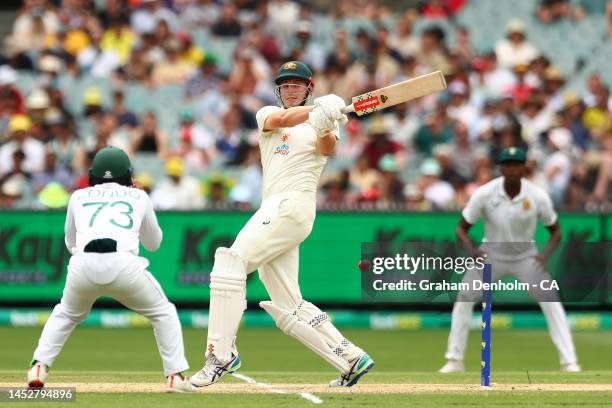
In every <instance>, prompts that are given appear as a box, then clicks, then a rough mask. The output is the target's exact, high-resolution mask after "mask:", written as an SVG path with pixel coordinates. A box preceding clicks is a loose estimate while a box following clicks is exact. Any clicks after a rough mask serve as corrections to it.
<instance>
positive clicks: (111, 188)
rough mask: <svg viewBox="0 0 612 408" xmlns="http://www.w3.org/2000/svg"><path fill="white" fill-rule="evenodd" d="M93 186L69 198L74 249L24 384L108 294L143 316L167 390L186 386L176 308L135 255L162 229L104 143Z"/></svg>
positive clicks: (153, 243)
mask: <svg viewBox="0 0 612 408" xmlns="http://www.w3.org/2000/svg"><path fill="white" fill-rule="evenodd" d="M89 185H90V187H87V188H84V189H80V190H77V191H75V192H74V193H73V194H72V196H71V197H70V201H69V203H68V213H67V215H66V224H65V227H64V232H65V235H66V237H65V241H66V246H67V247H68V250H69V251H70V253H71V254H72V257H71V258H70V262H69V264H68V275H67V276H66V286H65V287H64V293H63V295H62V299H61V301H60V303H59V304H58V305H57V306H55V308H54V309H53V312H52V313H51V316H50V317H49V320H48V321H47V323H46V324H45V327H44V328H43V331H42V334H41V336H40V340H39V342H38V347H37V348H36V350H35V351H34V358H33V360H32V367H31V368H30V370H29V371H28V373H27V381H28V386H29V387H43V386H44V384H45V381H46V379H47V375H48V371H49V368H50V367H51V366H52V365H53V362H54V361H55V358H56V357H57V356H58V355H59V353H60V351H61V350H62V347H64V344H65V343H66V341H67V340H68V337H69V336H70V333H71V332H72V330H73V329H74V328H75V327H76V325H77V324H79V323H80V322H82V321H83V320H84V319H85V317H87V314H88V313H89V311H90V309H91V307H92V305H93V303H94V302H95V301H96V299H98V298H99V297H100V296H110V297H112V298H114V299H116V300H117V301H119V302H120V303H121V304H123V305H124V306H126V307H128V308H130V309H132V310H133V311H135V312H137V313H140V314H142V315H143V316H145V317H146V318H148V319H149V321H150V322H151V324H152V325H153V331H154V333H155V340H156V341H157V347H158V349H159V354H160V355H161V358H162V361H163V366H164V374H165V376H166V378H167V387H166V391H168V392H181V393H182V392H191V391H193V390H194V388H193V387H192V386H191V384H190V383H189V380H188V379H187V378H186V377H185V376H184V375H183V374H182V372H183V371H185V370H187V369H188V368H189V365H188V364H187V360H186V359H185V354H184V349H183V335H182V332H181V324H180V321H179V318H178V314H177V312H176V308H175V307H174V305H173V304H172V303H170V301H168V298H166V296H165V295H164V292H163V290H162V288H161V287H160V286H159V283H157V281H156V280H155V278H154V277H153V275H151V273H149V272H148V271H147V270H146V269H147V267H148V266H149V262H148V261H147V260H146V259H145V258H142V257H139V256H138V246H139V242H142V245H143V246H144V247H145V248H146V249H147V250H148V251H156V250H157V249H158V248H159V246H160V243H161V240H162V230H161V228H160V227H159V224H158V223H157V218H156V216H155V213H154V212H153V205H152V204H151V200H150V199H149V196H148V195H147V193H145V192H144V191H143V190H139V189H136V188H132V185H133V182H132V165H131V163H130V159H129V158H128V156H127V154H125V152H124V151H123V150H121V149H118V148H116V147H106V148H104V149H102V150H100V151H99V152H98V153H97V154H96V156H95V157H94V160H93V163H92V166H91V169H90V170H89Z"/></svg>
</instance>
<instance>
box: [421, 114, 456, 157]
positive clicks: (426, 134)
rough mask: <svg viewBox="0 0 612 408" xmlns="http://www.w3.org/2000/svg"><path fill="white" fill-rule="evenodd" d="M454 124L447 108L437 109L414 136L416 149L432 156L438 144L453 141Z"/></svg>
mask: <svg viewBox="0 0 612 408" xmlns="http://www.w3.org/2000/svg"><path fill="white" fill-rule="evenodd" d="M452 126H453V125H452V122H451V121H450V119H449V118H448V116H447V114H446V109H444V108H441V109H437V110H436V111H435V112H433V113H431V114H429V115H428V116H427V117H426V118H425V123H424V124H423V125H422V126H421V128H420V129H419V130H418V131H417V133H416V136H415V138H414V144H415V148H416V150H417V151H418V152H420V153H421V154H423V155H425V156H431V153H432V151H433V148H434V147H435V146H436V145H438V144H441V143H450V142H451V141H452V139H453V130H452ZM430 168H431V166H430Z"/></svg>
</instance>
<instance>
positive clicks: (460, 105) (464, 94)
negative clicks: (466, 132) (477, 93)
mask: <svg viewBox="0 0 612 408" xmlns="http://www.w3.org/2000/svg"><path fill="white" fill-rule="evenodd" d="M448 91H449V93H450V102H449V104H448V108H447V112H448V117H449V118H451V119H453V120H454V121H461V122H463V123H465V124H466V125H467V126H469V127H471V126H473V125H474V124H475V123H476V121H477V119H478V110H477V109H476V108H475V107H474V106H473V105H471V104H470V103H469V94H468V87H467V85H466V84H465V83H464V82H462V81H453V82H451V83H450V84H449V85H448Z"/></svg>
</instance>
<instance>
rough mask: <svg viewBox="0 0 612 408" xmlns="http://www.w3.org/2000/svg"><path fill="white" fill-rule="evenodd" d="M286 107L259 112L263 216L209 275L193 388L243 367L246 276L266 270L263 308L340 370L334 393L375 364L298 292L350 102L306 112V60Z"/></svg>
mask: <svg viewBox="0 0 612 408" xmlns="http://www.w3.org/2000/svg"><path fill="white" fill-rule="evenodd" d="M274 81H275V83H276V85H277V87H276V95H277V97H278V98H279V100H280V104H281V106H282V107H278V106H266V107H263V108H262V109H260V110H259V111H258V112H257V115H256V117H257V125H258V128H259V148H260V150H261V163H262V167H263V196H262V197H263V200H262V204H261V207H260V209H259V210H258V211H257V212H256V213H255V214H254V215H253V216H252V217H251V219H250V220H249V221H248V222H247V224H246V225H245V226H244V228H243V229H242V230H241V231H240V233H239V234H238V236H237V237H236V240H235V241H234V244H233V245H232V247H231V248H218V249H217V251H216V253H215V263H214V266H213V270H212V272H211V274H210V311H209V322H208V340H207V348H206V354H205V356H206V363H205V365H204V368H202V370H200V371H199V372H197V373H196V374H194V375H193V376H192V377H191V378H190V381H191V383H192V384H193V385H195V386H198V387H201V386H206V385H211V384H214V383H215V382H217V381H219V380H220V379H221V378H222V377H223V376H225V375H226V374H228V373H231V372H234V371H236V370H237V369H238V368H239V367H240V358H239V356H238V351H237V349H236V344H235V336H236V332H237V330H238V325H239V323H240V319H241V317H242V313H243V311H244V310H245V309H246V277H247V274H249V273H251V272H253V271H255V270H256V269H259V276H260V278H261V280H262V282H263V284H264V286H265V287H266V290H267V291H268V294H269V295H270V298H271V301H269V302H261V303H260V304H259V305H260V306H261V307H262V308H263V309H264V310H266V311H267V312H268V313H269V314H270V315H271V316H272V318H273V319H274V321H275V322H276V325H277V327H278V328H279V329H281V330H282V331H283V332H284V333H285V334H289V335H291V336H293V337H295V338H296V339H298V340H299V341H300V342H302V343H303V344H304V345H305V346H307V347H308V348H310V349H311V350H312V351H314V352H315V353H316V354H318V355H319V356H320V357H322V358H323V359H324V360H326V361H327V362H328V363H330V364H331V365H333V366H334V367H336V368H337V369H338V370H339V371H340V377H339V378H338V379H336V380H334V381H332V382H331V383H330V386H336V387H337V386H340V387H350V386H352V385H354V384H355V383H357V381H358V380H359V378H360V377H361V376H362V375H363V374H365V373H366V372H367V371H368V370H369V369H370V368H371V367H372V366H373V365H374V361H373V360H372V359H371V358H370V357H369V356H368V355H367V354H366V353H365V352H364V351H363V350H362V349H360V348H359V347H357V346H355V345H354V344H353V343H351V342H350V341H348V340H347V339H346V338H344V336H342V334H341V333H340V332H339V331H338V330H337V329H336V328H335V327H334V325H333V324H332V323H331V320H330V318H329V316H328V315H327V314H326V313H324V312H322V311H321V310H320V309H319V308H318V307H316V306H315V305H313V304H312V303H310V302H308V301H305V300H303V299H302V295H301V293H300V288H299V285H298V266H299V261H298V256H299V245H300V243H302V241H304V240H305V239H306V238H307V237H308V235H309V234H310V231H311V230H312V225H313V222H314V219H315V209H316V192H317V185H318V183H319V177H320V175H321V171H322V170H323V167H324V166H325V163H326V162H327V156H328V155H329V154H331V153H332V152H333V150H334V147H335V145H336V140H337V138H338V134H339V126H338V123H340V124H345V123H346V120H347V118H346V116H345V115H343V114H342V112H341V109H342V108H343V107H344V106H345V104H344V101H343V100H342V99H341V98H340V97H338V96H336V95H327V96H324V97H321V98H317V99H316V100H315V101H314V105H315V106H305V104H306V102H307V100H308V99H309V97H310V95H311V93H312V89H313V83H312V72H311V71H310V69H309V68H308V67H307V66H306V65H305V64H303V63H301V62H299V61H290V62H287V63H285V64H283V65H282V66H281V67H280V69H279V71H278V73H277V75H276V77H275V80H274Z"/></svg>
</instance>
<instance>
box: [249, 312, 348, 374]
mask: <svg viewBox="0 0 612 408" xmlns="http://www.w3.org/2000/svg"><path fill="white" fill-rule="evenodd" d="M304 304H307V305H308V306H306V307H304ZM259 306H261V308H262V309H264V310H265V311H266V312H268V313H269V314H270V316H272V318H273V319H274V321H275V322H276V326H277V327H278V328H279V329H281V331H282V332H283V333H285V334H288V335H290V336H293V337H295V338H296V339H298V340H299V341H300V342H301V343H302V344H304V345H305V346H306V347H308V348H309V349H311V350H312V351H314V352H315V353H317V354H318V355H319V356H321V357H323V359H324V360H325V361H327V362H328V363H330V364H331V365H333V366H334V367H336V368H337V369H338V370H340V372H343V373H344V372H347V371H348V370H349V365H348V362H347V360H346V359H344V358H342V357H340V355H338V354H337V353H335V352H334V350H333V349H332V347H330V345H329V344H328V343H327V341H326V340H325V338H324V337H323V336H322V335H321V334H320V333H319V331H318V330H317V329H316V328H317V326H319V325H320V324H322V323H323V322H325V321H327V322H328V323H329V325H331V322H329V317H327V314H325V313H323V312H321V310H320V309H319V308H318V307H316V306H315V305H313V304H312V303H310V302H305V301H302V303H300V306H302V307H300V306H298V308H296V310H294V311H290V310H285V309H282V308H280V307H278V306H276V305H275V304H274V303H272V302H259ZM332 327H333V326H332ZM336 331H337V330H336ZM338 333H339V332H338Z"/></svg>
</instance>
